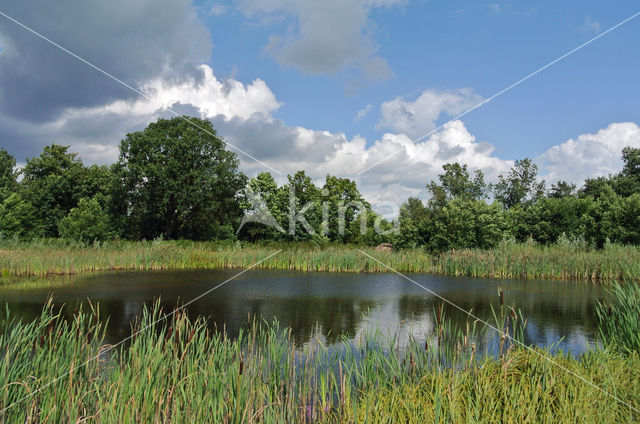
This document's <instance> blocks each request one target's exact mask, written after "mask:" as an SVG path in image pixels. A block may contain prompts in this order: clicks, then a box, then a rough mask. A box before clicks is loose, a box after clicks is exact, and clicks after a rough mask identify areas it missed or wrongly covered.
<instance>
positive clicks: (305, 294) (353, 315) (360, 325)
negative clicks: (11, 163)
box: [0, 270, 605, 353]
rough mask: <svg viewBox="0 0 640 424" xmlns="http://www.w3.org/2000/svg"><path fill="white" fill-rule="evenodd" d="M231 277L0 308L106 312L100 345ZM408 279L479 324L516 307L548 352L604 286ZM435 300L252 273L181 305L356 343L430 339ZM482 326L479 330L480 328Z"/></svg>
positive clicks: (89, 284)
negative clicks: (82, 306) (93, 307)
mask: <svg viewBox="0 0 640 424" xmlns="http://www.w3.org/2000/svg"><path fill="white" fill-rule="evenodd" d="M237 273H238V271H228V270H196V271H157V272H155V271H145V272H112V273H104V274H97V275H90V276H78V277H73V278H71V279H66V280H65V281H64V284H62V285H60V286H52V287H51V286H50V287H44V288H42V287H41V288H37V287H36V288H15V287H11V286H9V287H0V304H3V303H5V302H6V303H7V304H8V305H9V308H10V310H11V313H12V315H13V316H16V317H20V318H22V319H27V320H28V319H32V318H34V317H35V316H36V315H37V314H38V313H39V312H40V311H41V310H42V306H43V303H44V302H45V300H46V299H47V297H48V296H53V298H54V301H55V303H56V304H66V305H70V306H71V307H70V308H67V309H68V310H69V311H72V310H73V309H74V308H75V307H77V305H78V303H79V302H86V301H88V300H90V301H91V302H94V303H95V302H99V305H100V309H101V314H102V315H103V316H105V317H106V316H109V324H108V329H107V342H110V343H113V342H116V341H119V340H121V339H123V338H125V337H127V336H128V335H129V334H130V323H131V321H132V320H133V319H134V318H135V316H136V315H138V314H140V313H141V311H142V309H143V306H144V305H145V304H146V305H151V303H152V302H153V301H154V299H158V298H160V301H161V304H162V305H163V306H164V307H165V308H166V309H165V310H167V311H169V310H171V309H172V308H173V307H175V306H176V305H177V304H179V303H185V302H188V301H190V300H192V299H194V298H196V297H198V296H199V295H201V294H202V293H203V292H205V291H207V290H209V289H210V288H212V287H214V286H216V285H218V284H220V283H221V282H223V281H225V280H227V279H228V278H230V277H232V276H233V275H235V274H237ZM408 275H409V276H410V277H411V278H412V279H413V280H415V281H416V282H418V283H420V284H421V285H423V286H425V287H427V288H428V289H429V290H431V291H433V292H435V293H437V294H439V295H441V296H443V297H444V298H446V299H448V300H450V301H451V302H453V303H455V304H456V305H458V306H460V307H461V308H463V309H464V310H466V311H472V313H473V314H474V315H476V316H478V317H480V318H482V319H485V320H489V319H491V317H492V313H491V305H493V307H494V308H499V307H500V306H499V305H500V304H499V296H498V290H499V288H501V289H502V290H503V291H504V303H505V304H506V305H515V306H516V307H518V308H520V309H521V311H522V312H523V314H524V316H525V318H526V319H527V326H526V339H525V340H526V342H527V343H530V344H536V345H540V346H545V347H549V346H555V347H556V348H559V349H562V350H564V351H567V352H571V353H580V352H583V351H584V350H585V349H587V348H588V347H589V346H590V345H592V344H593V340H594V335H595V326H596V319H595V305H596V302H597V300H598V299H599V298H602V297H604V296H605V293H604V290H603V289H602V288H601V287H600V286H597V285H592V284H587V283H564V282H548V281H522V280H496V279H478V278H462V277H446V276H433V275H426V274H408ZM442 303H443V302H442V300H441V299H439V298H438V297H436V296H434V295H433V294H430V293H428V292H427V291H425V290H424V289H422V288H420V287H418V286H416V285H414V284H412V283H410V282H409V281H407V280H406V279H404V278H402V277H400V276H398V275H394V274H348V273H318V272H299V271H266V270H253V271H249V272H246V273H245V274H243V275H241V276H239V277H237V278H235V279H233V280H231V281H229V282H228V283H226V284H225V285H224V286H222V287H220V288H218V289H216V290H215V291H213V292H212V293H210V294H209V295H207V296H205V297H203V298H201V299H199V300H197V301H196V302H194V303H193V304H191V305H189V306H188V313H189V314H190V315H191V316H197V315H202V316H206V317H209V318H210V323H211V324H210V325H211V326H212V327H214V326H216V327H217V328H223V327H224V328H226V330H227V331H228V332H229V333H231V334H232V335H233V334H237V332H238V330H239V329H240V328H241V327H242V326H244V325H246V323H247V321H248V318H249V317H257V318H260V319H265V320H267V321H272V320H274V319H277V320H278V321H279V322H280V323H281V324H282V325H285V326H288V327H291V328H292V330H293V335H294V336H295V339H296V341H297V342H298V343H304V342H306V341H308V340H309V338H310V337H311V336H312V334H315V333H314V332H317V333H318V335H320V336H321V337H322V338H323V339H325V340H326V341H327V342H328V343H332V342H335V341H336V340H337V339H338V336H339V335H340V334H345V335H346V336H347V337H349V338H352V339H353V338H356V337H358V335H360V334H361V333H362V332H364V331H365V329H370V328H373V327H375V328H378V329H379V330H380V331H383V332H385V333H387V332H388V333H389V334H396V335H398V336H399V339H400V340H406V339H407V337H408V335H409V334H411V335H412V336H414V337H416V338H417V339H419V340H424V339H425V338H429V337H432V336H433V328H434V310H435V309H437V308H438V307H439V306H440V305H441V304H442ZM445 315H446V316H447V317H448V318H450V319H451V320H453V321H454V322H456V323H458V324H460V325H464V324H465V323H466V322H467V321H468V320H470V319H469V317H468V316H467V315H465V314H464V313H462V312H461V311H458V310H456V309H454V308H452V307H450V306H446V307H445ZM479 325H482V324H479Z"/></svg>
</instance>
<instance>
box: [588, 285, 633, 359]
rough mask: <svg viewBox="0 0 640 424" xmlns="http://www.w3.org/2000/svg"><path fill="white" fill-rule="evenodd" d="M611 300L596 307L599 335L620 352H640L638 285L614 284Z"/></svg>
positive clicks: (611, 290)
mask: <svg viewBox="0 0 640 424" xmlns="http://www.w3.org/2000/svg"><path fill="white" fill-rule="evenodd" d="M610 292H611V294H612V298H613V301H610V302H600V303H599V304H598V306H597V308H596V314H597V317H598V328H599V330H600V337H601V339H602V340H603V342H604V343H605V344H607V345H608V346H611V347H612V348H614V349H618V350H620V351H622V352H629V351H636V352H640V286H638V285H635V284H627V285H624V286H621V285H619V284H615V285H614V286H613V287H612V288H611V289H610Z"/></svg>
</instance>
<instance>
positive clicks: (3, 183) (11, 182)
mask: <svg viewBox="0 0 640 424" xmlns="http://www.w3.org/2000/svg"><path fill="white" fill-rule="evenodd" d="M15 167H16V160H15V158H14V157H13V156H11V155H10V154H9V153H8V152H7V151H6V150H5V149H4V148H0V202H1V201H3V200H4V199H6V198H7V197H9V196H10V195H11V193H13V192H15V191H16V189H17V187H18V183H17V181H16V178H17V177H18V173H17V172H16V171H15Z"/></svg>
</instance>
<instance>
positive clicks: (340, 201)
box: [321, 175, 375, 243]
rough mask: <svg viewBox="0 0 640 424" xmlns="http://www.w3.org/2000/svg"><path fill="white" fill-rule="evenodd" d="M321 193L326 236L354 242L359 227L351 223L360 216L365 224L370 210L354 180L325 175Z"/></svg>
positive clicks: (336, 239)
mask: <svg viewBox="0 0 640 424" xmlns="http://www.w3.org/2000/svg"><path fill="white" fill-rule="evenodd" d="M321 194H322V207H323V208H324V210H325V212H324V214H325V215H326V216H323V217H322V219H323V220H324V219H326V220H327V222H326V223H325V225H326V227H327V228H325V232H326V234H327V236H328V237H329V238H330V239H331V240H334V241H341V242H343V243H353V242H355V241H356V240H357V239H358V237H359V236H360V235H361V234H360V229H361V227H360V226H359V225H352V223H355V222H356V218H358V217H360V218H362V219H365V221H364V222H365V225H366V224H367V222H368V220H369V217H368V213H369V212H370V211H371V207H370V205H369V203H367V202H366V201H365V200H364V197H362V194H360V191H358V187H357V185H356V182H355V181H352V180H349V179H348V178H338V177H333V176H331V175H327V177H326V179H325V183H324V186H323V188H322V192H321ZM372 216H373V215H372ZM372 219H375V217H373V218H372Z"/></svg>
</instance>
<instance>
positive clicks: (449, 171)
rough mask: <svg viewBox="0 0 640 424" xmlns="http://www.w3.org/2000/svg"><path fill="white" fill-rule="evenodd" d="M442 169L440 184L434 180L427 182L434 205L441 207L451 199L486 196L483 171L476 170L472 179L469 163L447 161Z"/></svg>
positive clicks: (476, 198) (475, 198)
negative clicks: (468, 168) (461, 163)
mask: <svg viewBox="0 0 640 424" xmlns="http://www.w3.org/2000/svg"><path fill="white" fill-rule="evenodd" d="M442 169H444V174H440V175H439V176H438V179H439V180H440V184H439V185H438V184H436V183H435V182H434V181H431V183H429V184H427V190H428V191H429V192H430V193H431V197H432V205H434V207H441V206H443V205H444V203H446V201H447V200H451V199H458V198H462V199H471V200H479V199H482V198H484V197H486V192H487V185H486V184H485V182H484V174H483V172H482V171H480V170H477V171H475V174H474V177H473V179H471V176H470V175H469V171H468V170H467V165H462V166H461V165H460V164H459V163H447V164H444V165H443V166H442Z"/></svg>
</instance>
